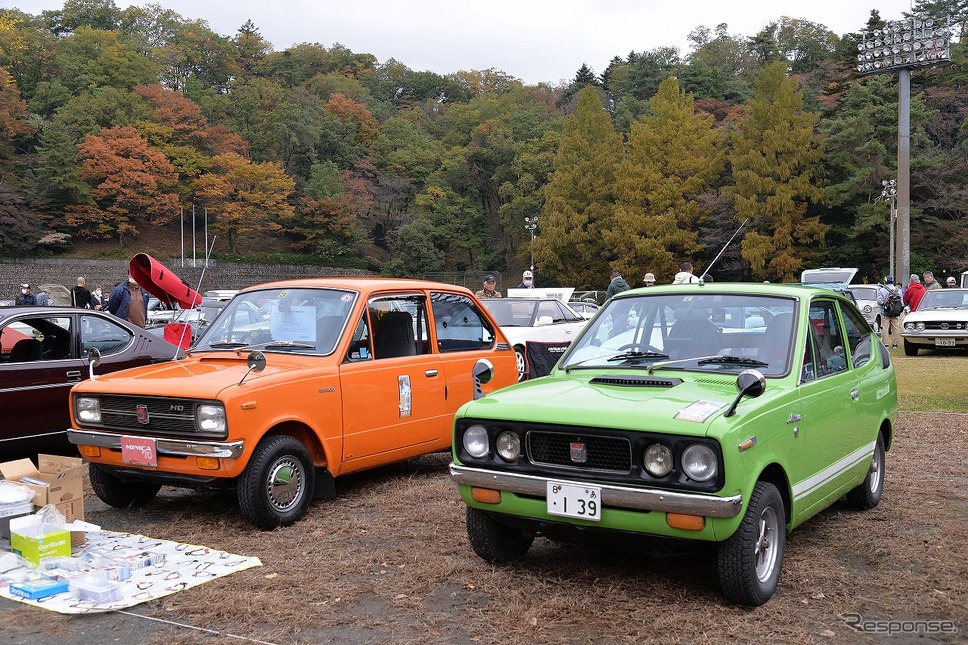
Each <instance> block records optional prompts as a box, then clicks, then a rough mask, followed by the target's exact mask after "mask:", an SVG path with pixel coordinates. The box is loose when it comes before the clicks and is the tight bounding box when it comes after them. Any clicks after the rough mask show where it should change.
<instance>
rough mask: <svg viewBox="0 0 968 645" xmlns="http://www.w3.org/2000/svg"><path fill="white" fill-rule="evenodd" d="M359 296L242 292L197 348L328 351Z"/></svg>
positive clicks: (331, 292) (320, 292)
mask: <svg viewBox="0 0 968 645" xmlns="http://www.w3.org/2000/svg"><path fill="white" fill-rule="evenodd" d="M358 295H359V294H357V293H355V292H350V291H343V290H337V289H306V288H298V287H283V288H276V289H263V290H259V291H249V292H246V293H242V294H239V295H238V296H236V297H235V298H234V299H233V300H232V301H231V302H229V303H228V304H227V305H226V307H225V309H224V310H223V311H222V312H221V313H220V314H219V315H218V318H217V319H216V320H215V322H214V324H212V325H210V326H209V327H208V329H207V331H206V332H205V335H204V336H202V338H201V339H200V340H199V341H198V344H197V345H196V346H195V351H210V350H238V349H240V348H241V349H247V348H252V349H261V350H265V351H270V352H271V351H281V352H292V353H301V354H329V353H332V351H333V350H334V349H335V348H336V344H337V342H338V341H339V338H340V336H341V334H342V331H343V329H344V328H345V327H346V320H347V318H348V317H349V314H350V312H351V311H352V310H353V305H354V303H355V302H356V299H357V297H358Z"/></svg>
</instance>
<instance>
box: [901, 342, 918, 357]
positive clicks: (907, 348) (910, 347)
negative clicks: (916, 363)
mask: <svg viewBox="0 0 968 645" xmlns="http://www.w3.org/2000/svg"><path fill="white" fill-rule="evenodd" d="M904 355H905V356H917V355H918V346H917V345H915V344H914V343H909V342H908V341H907V338H905V339H904Z"/></svg>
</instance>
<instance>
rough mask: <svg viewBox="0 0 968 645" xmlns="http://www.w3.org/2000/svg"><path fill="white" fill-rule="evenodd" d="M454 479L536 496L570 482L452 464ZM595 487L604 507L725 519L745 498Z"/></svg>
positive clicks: (733, 515)
mask: <svg viewBox="0 0 968 645" xmlns="http://www.w3.org/2000/svg"><path fill="white" fill-rule="evenodd" d="M450 476H451V479H453V480H454V481H455V482H457V483H458V484H464V485H466V486H477V487H480V488H489V489H492V490H500V491H507V492H509V493H518V494H521V495H531V496H534V497H546V496H547V492H548V482H549V481H556V482H563V483H569V480H567V479H563V478H561V477H539V476H535V475H520V474H515V473H506V472H499V471H494V470H485V469H483V468H470V467H467V466H459V465H457V464H455V463H451V464H450ZM571 483H575V484H580V483H581V482H571ZM595 485H596V486H599V487H600V488H601V489H602V505H603V506H612V507H617V508H625V509H633V510H642V511H664V512H666V513H683V514H685V515H702V516H704V517H722V518H729V517H736V516H737V515H739V513H740V511H742V510H743V496H742V495H733V496H731V497H715V496H712V495H706V494H702V493H676V492H670V491H665V490H655V489H651V488H636V487H633V486H615V485H612V484H595Z"/></svg>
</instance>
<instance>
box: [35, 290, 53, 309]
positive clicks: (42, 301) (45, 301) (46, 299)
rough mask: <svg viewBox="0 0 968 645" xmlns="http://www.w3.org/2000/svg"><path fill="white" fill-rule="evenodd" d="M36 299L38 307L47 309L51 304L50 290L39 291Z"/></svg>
mask: <svg viewBox="0 0 968 645" xmlns="http://www.w3.org/2000/svg"><path fill="white" fill-rule="evenodd" d="M36 298H37V306H38V307H49V306H50V305H52V304H53V302H52V301H51V299H50V289H41V291H40V292H39V293H38V294H37V296H36Z"/></svg>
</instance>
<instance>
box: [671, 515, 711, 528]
mask: <svg viewBox="0 0 968 645" xmlns="http://www.w3.org/2000/svg"><path fill="white" fill-rule="evenodd" d="M666 524H668V525H669V526H671V527H672V528H674V529H682V530H684V531H701V530H703V528H705V526H706V518H705V517H703V516H702V515H684V514H682V513H666Z"/></svg>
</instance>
